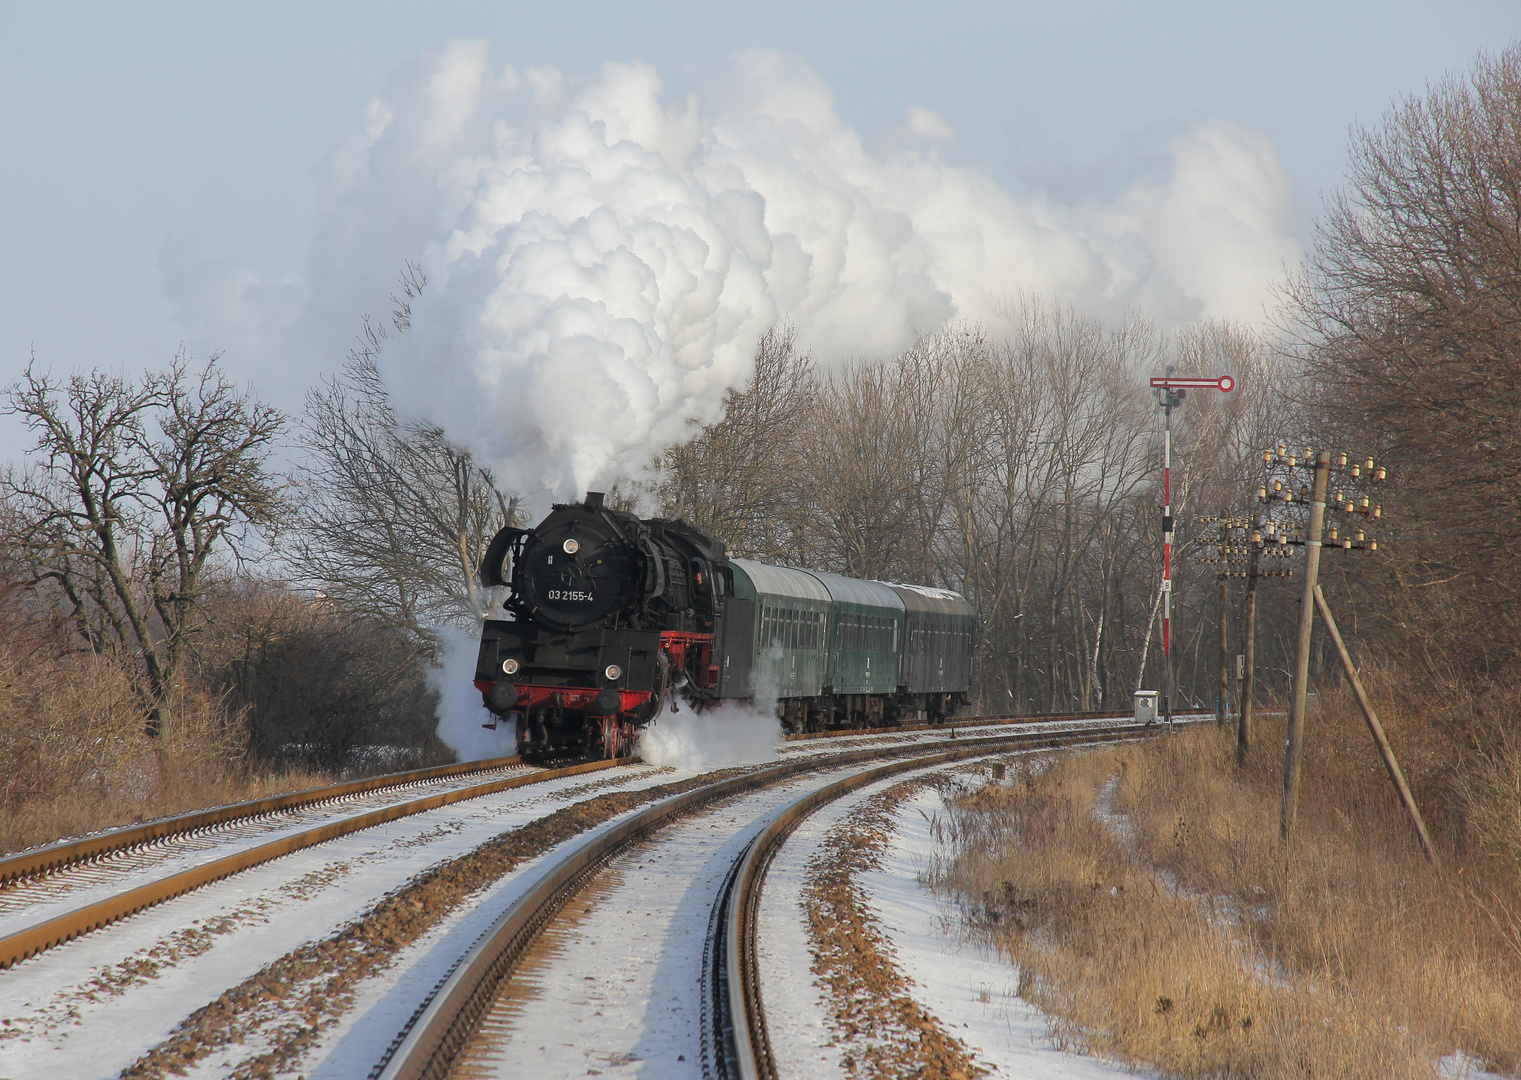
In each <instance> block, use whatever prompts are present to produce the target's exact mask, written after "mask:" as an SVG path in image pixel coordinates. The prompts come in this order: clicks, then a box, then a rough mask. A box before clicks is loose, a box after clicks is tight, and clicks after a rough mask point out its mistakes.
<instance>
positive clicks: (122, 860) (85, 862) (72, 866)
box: [0, 757, 637, 969]
mask: <svg viewBox="0 0 1521 1080" xmlns="http://www.w3.org/2000/svg"><path fill="white" fill-rule="evenodd" d="M636 760H637V759H635V758H618V759H614V760H610V761H595V762H585V763H581V764H578V765H572V766H566V767H563V768H550V769H536V768H532V767H530V766H527V765H526V764H524V763H523V761H522V759H520V758H517V757H510V758H497V759H493V760H490V761H483V762H471V763H469V764H466V765H449V766H443V767H441V768H437V769H419V770H414V771H411V772H405V773H394V774H391V775H389V776H381V777H373V778H371V779H368V780H358V781H352V782H349V783H344V784H334V785H330V786H327V787H321V788H313V789H310V790H308V791H301V792H294V793H291V794H288V795H281V796H275V797H273V798H268V799H259V800H255V801H252V802H247V803H239V804H235V805H232V806H225V807H217V808H214V809H211V810H205V811H198V812H196V813H193V814H185V815H181V816H179V817H174V818H167V819H163V820H161V821H155V822H149V823H147V824H144V825H137V826H130V827H127V828H123V829H114V830H111V831H110V832H106V833H101V834H98V835H96V836H91V837H85V838H83V839H80V840H71V841H67V842H64V843H61V844H53V845H49V846H48V847H45V848H39V849H34V850H32V851H26V852H21V853H19V854H17V855H13V856H10V857H8V858H6V859H4V860H0V882H4V883H6V884H5V886H4V887H0V913H4V912H7V911H9V912H15V911H17V910H19V911H21V913H22V914H23V915H24V914H25V913H26V911H27V909H29V908H31V907H37V906H44V903H43V902H45V901H49V900H51V901H53V904H52V905H48V906H56V905H57V901H58V899H59V896H60V894H64V895H67V894H68V893H69V892H70V891H71V890H70V886H76V887H77V889H78V891H84V892H86V893H92V892H98V891H100V889H99V888H98V886H100V885H102V883H103V882H105V883H109V879H110V875H111V874H112V873H113V872H119V873H120V874H121V875H124V876H126V875H131V874H132V872H135V871H142V870H144V869H150V868H152V866H153V864H154V863H161V862H169V861H170V860H171V858H172V857H173V856H175V855H191V856H193V855H195V854H198V853H199V852H198V851H197V849H204V848H207V847H212V848H214V847H215V846H216V841H217V840H219V839H220V840H226V839H227V837H228V834H229V833H230V832H231V831H232V830H234V829H237V828H243V829H244V830H245V832H247V831H257V828H258V827H259V826H266V827H269V828H270V831H278V835H275V836H274V838H273V839H269V840H265V841H263V842H262V843H253V844H248V843H244V844H243V845H240V846H237V847H236V849H235V850H231V851H229V852H227V853H226V854H224V855H221V856H218V857H213V858H211V859H209V860H207V861H203V862H199V863H196V864H194V865H190V866H187V867H185V868H184V869H181V870H178V871H173V872H170V873H166V874H162V875H160V876H158V877H157V878H155V879H154V880H151V881H147V882H144V883H143V884H140V885H136V886H133V887H129V888H123V889H119V890H111V891H109V893H108V895H106V896H104V897H102V898H100V899H95V900H90V901H88V902H82V903H80V904H78V905H77V906H75V907H73V908H71V909H69V910H66V911H62V912H59V913H57V914H54V915H51V916H49V917H47V918H44V919H42V920H40V921H36V922H30V923H27V924H26V925H23V926H21V927H20V928H19V929H12V930H11V931H9V932H7V933H4V934H3V935H0V969H3V968H7V967H10V966H11V965H13V964H15V963H17V962H19V961H21V960H25V959H27V958H29V957H32V956H35V955H37V954H38V953H39V952H42V951H44V950H46V949H49V948H52V947H53V946H55V945H60V944H62V943H63V942H66V941H69V940H72V939H73V938H75V937H78V936H79V935H81V934H85V933H89V932H90V931H92V930H96V929H99V928H100V927H103V926H107V925H109V924H111V923H113V922H116V921H117V920H119V919H122V918H125V917H126V916H128V915H133V914H136V913H137V912H139V911H142V910H144V909H145V908H149V907H153V906H154V905H157V904H161V903H163V902H164V901H166V900H170V899H173V898H174V897H176V896H181V895H183V894H184V893H187V892H190V891H191V890H193V889H197V888H200V887H201V886H203V885H208V884H210V883H211V882H214V881H220V880H222V879H223V878H226V877H229V876H231V875H233V874H236V873H239V872H240V871H243V870H247V869H249V868H250V867H254V866H259V865H261V864H263V863H266V862H269V861H271V860H273V859H278V858H280V857H282V856H284V855H289V854H291V853H293V852H296V851H301V850H303V849H305V848H309V847H313V846H315V845H317V844H321V843H325V842H326V841H329V840H332V839H335V838H337V837H340V836H347V835H349V834H350V833H355V832H359V831H360V830H363V829H368V828H372V827H374V826H376V825H380V824H383V823H385V822H389V821H395V820H397V819H399V818H404V817H409V816H411V815H414V814H421V813H424V812H426V811H428V810H434V809H437V808H439V807H442V806H448V805H451V804H453V803H457V802H463V801H465V800H467V799H475V798H480V797H482V796H485V795H491V794H494V793H496V792H499V791H506V790H509V789H511V788H516V787H523V786H526V785H528V784H535V783H541V782H544V781H549V780H555V779H559V778H561V777H566V776H576V775H579V774H582V773H590V772H598V771H601V770H603V769H608V768H614V767H617V766H620V765H628V764H631V763H633V762H635V761H636ZM481 777H485V778H484V779H483V778H481ZM461 778H464V779H465V781H466V782H464V783H458V782H454V781H458V780H459V779H461ZM471 778H474V779H471ZM426 788H435V789H437V790H432V791H430V792H429V793H427V794H417V792H418V791H419V790H421V789H426ZM396 794H402V795H405V796H409V797H405V798H401V799H399V800H397V799H393V798H389V797H388V798H385V799H383V800H381V805H379V806H374V807H373V808H368V809H367V808H364V807H363V806H360V805H353V804H355V803H356V802H357V800H360V799H362V798H363V797H366V796H373V795H382V796H391V795H396ZM322 807H327V808H329V809H331V810H333V811H335V813H333V814H330V815H323V816H324V817H325V818H326V820H320V821H317V822H314V823H311V824H308V825H306V826H305V827H300V826H299V825H298V827H296V828H294V829H284V830H283V831H280V830H279V826H280V825H281V822H279V821H278V820H276V819H278V818H279V817H280V816H281V815H288V814H293V813H297V812H301V811H311V810H313V809H315V808H322ZM345 810H351V811H353V812H349V813H344V812H342V811H345ZM251 826H252V827H253V829H252V830H250V827H251ZM216 834H221V835H220V836H218V835H216ZM239 839H243V840H245V841H246V840H247V839H249V837H247V836H244V837H240V838H239ZM223 846H227V845H223ZM155 849H156V850H155ZM135 876H139V877H140V876H142V875H141V874H140V873H138V874H136V875H135ZM79 879H82V880H79Z"/></svg>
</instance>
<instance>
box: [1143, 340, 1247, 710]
mask: <svg viewBox="0 0 1521 1080" xmlns="http://www.w3.org/2000/svg"><path fill="white" fill-rule="evenodd" d="M1172 370H1173V369H1172V368H1171V367H1170V366H1169V367H1168V369H1167V374H1166V375H1163V376H1161V377H1160V378H1153V379H1152V380H1151V388H1152V389H1153V390H1155V391H1157V402H1158V404H1160V405H1161V406H1162V710H1163V712H1164V714H1165V715H1166V717H1167V726H1168V728H1171V727H1172V411H1173V409H1175V408H1177V407H1178V406H1180V405H1182V404H1183V399H1184V398H1185V397H1187V396H1188V391H1190V390H1219V391H1221V392H1222V393H1226V394H1228V393H1230V392H1231V391H1232V390H1233V389H1235V386H1236V380H1235V378H1234V377H1233V376H1230V375H1221V376H1218V377H1217V378H1213V379H1208V378H1199V377H1196V376H1175V375H1173V373H1172Z"/></svg>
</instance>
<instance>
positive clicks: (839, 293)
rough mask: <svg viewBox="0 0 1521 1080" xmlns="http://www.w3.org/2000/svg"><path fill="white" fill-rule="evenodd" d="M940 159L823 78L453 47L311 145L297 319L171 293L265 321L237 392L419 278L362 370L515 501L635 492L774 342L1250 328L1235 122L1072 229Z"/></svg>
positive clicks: (757, 64)
mask: <svg viewBox="0 0 1521 1080" xmlns="http://www.w3.org/2000/svg"><path fill="white" fill-rule="evenodd" d="M953 138H954V132H952V131H951V130H950V128H949V126H948V125H947V124H946V123H945V121H944V120H943V119H942V118H940V117H939V116H937V115H935V114H934V113H933V112H931V111H930V110H928V109H924V108H922V107H915V108H913V109H910V110H909V111H908V114H907V115H906V117H905V119H904V123H903V125H902V130H901V131H900V132H899V134H898V135H897V136H896V137H893V138H888V139H885V140H883V145H884V147H885V149H882V150H880V151H876V152H873V151H871V150H868V149H867V148H866V147H865V146H864V145H863V142H862V139H861V137H860V136H859V135H858V134H857V132H856V131H855V130H853V129H852V128H851V127H850V126H849V125H847V124H846V123H844V122H843V121H842V120H841V119H840V117H839V116H838V114H837V113H836V111H835V106H834V100H833V97H832V95H831V93H830V91H829V88H828V87H827V86H826V85H825V84H824V82H823V81H822V80H821V79H820V78H819V77H818V76H817V75H816V74H815V73H814V72H812V71H810V70H809V69H808V68H806V67H805V66H803V65H802V64H801V63H800V62H798V61H796V60H793V59H789V58H787V57H784V56H779V55H777V54H773V53H761V52H752V53H742V54H739V55H737V56H735V57H733V58H731V60H730V62H729V63H728V65H726V68H725V71H724V74H723V75H722V76H721V77H719V78H718V79H716V80H715V81H713V82H711V83H710V84H708V85H705V86H703V87H702V90H701V93H700V94H698V93H693V94H689V95H687V96H685V97H682V98H679V99H676V100H670V99H668V97H667V96H666V95H664V94H663V91H662V86H661V81H660V78H659V76H658V74H657V73H656V72H655V71H654V70H653V69H652V68H650V67H649V66H647V65H644V64H639V63H633V64H608V65H606V66H605V67H604V68H603V69H602V70H601V72H599V73H598V74H597V75H595V76H593V77H589V78H585V79H579V80H577V79H570V78H567V77H566V76H564V75H562V74H561V73H559V72H557V71H554V70H552V69H545V68H530V69H526V70H522V71H518V70H514V69H511V68H497V67H493V66H492V65H491V63H490V61H489V59H488V47H487V45H486V44H485V43H482V42H455V43H451V44H449V45H446V46H444V47H442V48H440V49H438V50H436V51H434V52H432V53H430V54H428V55H427V56H426V57H425V58H424V59H423V60H422V61H421V62H420V63H419V64H418V65H417V67H416V68H415V69H413V70H412V71H411V72H409V73H408V74H406V75H404V76H403V77H401V78H400V79H399V80H398V81H397V82H396V83H395V84H394V85H393V86H392V87H391V88H390V89H389V90H388V91H387V92H386V93H385V94H384V95H382V96H381V97H378V98H376V99H375V100H373V101H372V102H371V103H370V105H369V106H368V108H367V110H366V112H365V116H364V118H363V121H362V123H361V124H360V125H359V127H358V129H357V130H356V131H355V132H354V133H353V134H351V135H350V136H349V137H347V138H346V139H344V140H343V141H342V142H341V143H340V144H339V145H338V146H337V147H336V148H335V150H334V151H333V153H332V155H331V159H330V162H329V166H328V183H327V194H326V200H325V208H324V210H323V213H322V215H321V217H320V219H319V220H320V227H319V230H318V233H317V236H316V237H315V239H314V241H313V245H312V250H311V254H310V256H309V259H308V265H307V269H306V280H305V283H304V286H303V288H304V289H305V295H304V300H302V301H301V302H300V304H299V305H296V306H297V307H299V313H298V314H296V315H295V316H290V315H289V314H288V313H289V311H290V310H291V309H292V306H293V296H294V293H293V292H292V286H291V285H290V283H288V282H273V283H268V284H261V283H260V282H258V281H255V280H251V279H250V278H249V277H248V275H246V274H244V275H234V279H233V280H232V281H231V282H230V284H229V289H230V290H232V289H235V291H236V293H237V299H236V300H229V301H226V302H224V303H221V304H214V303H211V302H210V301H209V300H208V299H207V298H206V295H205V293H206V290H205V289H204V288H203V287H202V288H200V291H199V293H198V294H196V295H194V296H192V295H191V293H192V289H193V286H192V285H191V284H189V283H181V287H179V288H178V289H177V288H176V284H175V281H174V280H171V281H170V282H169V285H170V289H171V292H176V291H177V292H178V293H179V294H180V295H181V297H182V300H183V301H184V302H183V303H182V308H193V309H194V310H191V311H188V312H185V313H183V314H182V317H183V318H184V319H185V321H186V322H187V325H192V326H199V327H201V328H202V332H208V333H209V332H210V331H211V330H213V329H215V327H213V326H212V325H211V324H212V323H215V324H217V325H218V326H221V327H224V328H225V329H224V333H225V334H226V335H228V336H231V335H233V334H235V332H236V329H237V327H238V326H244V327H248V326H263V325H265V324H266V323H267V322H276V323H282V324H283V325H284V326H285V328H286V329H285V331H284V333H283V336H282V337H281V340H282V341H283V343H284V344H283V348H282V350H281V351H280V353H279V355H275V353H274V351H272V350H270V348H269V346H268V344H267V342H266V343H265V345H264V351H263V354H262V355H258V356H252V357H250V359H252V360H254V361H256V362H258V363H259V365H260V366H259V369H258V371H259V377H260V383H261V387H264V386H268V385H270V384H271V383H275V384H278V383H279V381H280V378H281V376H280V366H281V365H282V364H284V365H286V366H287V369H289V368H290V367H291V366H292V365H294V366H296V367H298V368H301V369H303V370H301V371H300V372H299V377H301V378H310V371H311V369H313V368H320V369H326V370H331V369H332V368H333V367H335V366H336V363H335V361H336V360H337V358H339V357H341V356H342V355H343V353H344V352H345V351H346V349H347V347H348V343H350V342H352V340H353V335H354V333H355V329H356V326H357V324H358V320H359V317H360V315H361V313H369V314H371V315H379V314H381V313H383V312H384V311H385V309H386V308H387V307H388V304H387V300H386V298H387V296H388V294H389V293H390V292H392V291H393V290H394V288H395V281H396V277H397V275H398V273H399V271H400V269H401V267H402V266H403V265H404V263H405V262H406V261H408V260H415V261H419V262H421V264H422V266H423V268H424V270H425V271H426V273H427V275H428V278H429V285H428V287H427V289H426V290H425V291H424V293H423V295H422V296H421V298H420V299H419V300H418V301H417V303H416V304H415V305H414V308H413V313H412V328H411V332H410V333H409V334H407V335H405V336H400V337H396V338H393V339H392V341H391V343H390V344H389V345H388V347H387V348H386V350H385V352H384V353H383V355H382V357H381V366H382V371H383V374H384V377H385V379H386V381H387V383H388V385H389V386H390V387H391V389H392V390H393V393H394V399H395V401H396V403H397V405H398V406H399V407H400V408H402V409H404V410H407V411H409V412H411V413H413V414H415V415H418V416H421V417H425V418H427V419H429V420H432V421H434V422H436V423H438V424H439V425H440V426H442V427H443V428H444V430H445V431H446V432H447V433H448V435H449V436H450V437H451V438H452V439H453V440H455V441H456V442H457V443H459V444H460V445H462V446H465V447H468V448H469V449H470V450H472V451H473V452H474V453H475V454H476V455H477V456H478V457H479V458H480V459H481V460H482V461H484V462H486V463H488V464H490V465H491V466H492V467H493V468H494V469H495V470H496V472H497V474H498V476H499V478H500V479H501V481H502V483H503V484H504V486H507V487H512V488H516V489H518V490H520V491H523V492H524V493H525V494H527V495H528V496H529V497H530V499H531V501H533V502H536V503H538V504H540V505H542V503H543V502H544V501H545V500H546V497H559V498H568V497H576V496H579V494H580V493H581V492H583V491H585V490H586V489H587V488H588V487H596V486H598V485H600V484H603V483H606V482H607V481H608V480H610V479H611V478H613V477H615V476H617V475H619V474H623V473H629V472H635V473H637V472H638V471H639V470H640V469H642V468H643V467H644V466H645V464H646V463H647V462H648V461H649V460H650V458H651V457H652V456H653V455H654V454H655V453H656V452H657V451H658V450H660V449H661V448H662V447H664V446H665V445H668V444H669V443H671V442H672V441H675V440H679V439H681V438H682V437H684V436H685V435H687V434H688V433H689V432H690V431H691V430H692V429H691V427H690V425H689V424H688V420H692V419H695V420H699V421H707V420H712V419H714V418H716V417H717V415H718V413H719V411H720V408H721V402H722V396H723V393H724V391H725V390H726V389H728V388H729V387H732V386H735V385H738V384H740V383H742V382H743V381H744V380H745V379H746V378H747V377H748V375H749V373H750V366H751V362H752V360H751V358H752V355H753V350H754V346H755V343H756V340H757V338H758V337H759V335H760V334H761V333H763V332H764V331H765V330H766V329H767V328H768V327H769V326H771V325H772V324H773V323H774V322H775V321H776V320H778V319H779V318H788V319H791V320H792V322H793V323H794V324H795V325H796V327H797V329H798V331H799V337H800V340H801V341H802V342H803V343H804V345H805V346H806V347H808V348H811V349H812V350H813V351H814V352H815V355H816V356H817V357H818V358H819V359H820V360H821V361H822V362H824V363H826V364H827V363H829V362H831V361H834V360H836V359H839V358H843V357H847V356H850V355H857V356H859V355H885V354H890V353H893V352H895V351H898V350H900V349H902V348H903V347H904V346H906V345H907V344H909V343H910V341H911V340H912V338H913V335H914V334H915V333H918V332H927V331H932V330H934V329H936V328H938V327H939V326H941V325H942V324H944V323H945V322H946V321H947V320H948V319H951V318H953V317H962V318H971V319H989V318H991V317H993V315H994V313H995V312H996V311H997V310H998V307H999V303H1000V301H1001V300H1003V299H1004V298H1005V297H1007V296H1009V295H1011V294H1013V293H1015V292H1017V291H1026V292H1034V293H1037V294H1044V295H1047V296H1051V297H1054V298H1058V299H1063V300H1070V301H1073V302H1075V303H1077V304H1078V305H1079V306H1081V307H1083V308H1085V309H1086V310H1089V311H1091V312H1095V313H1097V314H1100V315H1109V316H1113V315H1118V314H1119V313H1120V312H1122V311H1123V310H1124V309H1126V308H1127V307H1130V306H1134V305H1138V306H1141V307H1143V308H1145V309H1146V310H1148V311H1149V312H1150V313H1151V314H1152V315H1153V316H1154V317H1155V318H1156V319H1158V320H1159V321H1160V322H1162V323H1163V324H1176V323H1180V322H1186V321H1190V320H1192V319H1195V318H1198V317H1201V316H1206V315H1216V316H1225V317H1232V318H1238V319H1245V320H1248V321H1253V322H1255V321H1258V320H1260V319H1261V317H1262V303H1261V298H1262V296H1263V295H1264V291H1265V286H1266V285H1267V283H1268V282H1269V281H1270V280H1271V279H1272V278H1273V277H1274V276H1276V275H1277V274H1278V273H1279V271H1280V269H1281V267H1282V265H1283V263H1284V262H1285V261H1293V260H1294V259H1295V258H1296V257H1297V249H1296V245H1295V243H1294V241H1293V240H1292V238H1291V219H1290V211H1289V206H1290V202H1289V191H1288V183H1287V181H1286V180H1285V178H1284V175H1283V172H1282V170H1281V168H1280V167H1279V164H1278V160H1277V156H1276V153H1275V152H1274V149H1273V147H1272V144H1271V143H1270V142H1269V141H1268V140H1267V139H1266V138H1265V137H1263V136H1262V135H1260V134H1257V133H1254V132H1251V131H1248V130H1245V129H1242V128H1239V127H1236V126H1234V125H1231V124H1227V123H1224V122H1221V121H1218V120H1205V121H1201V122H1200V123H1198V124H1196V125H1194V126H1193V127H1192V128H1190V129H1189V130H1188V131H1186V132H1184V133H1183V134H1181V135H1180V136H1179V137H1178V138H1177V139H1176V140H1175V141H1174V143H1173V144H1172V145H1171V146H1170V148H1169V152H1170V160H1171V170H1170V173H1169V174H1168V175H1167V176H1166V177H1165V178H1163V179H1160V180H1147V181H1141V182H1137V183H1135V184H1133V185H1132V186H1131V188H1130V189H1129V190H1127V191H1125V192H1123V193H1122V194H1121V195H1120V196H1119V197H1117V198H1116V199H1115V200H1113V201H1112V202H1103V203H1099V202H1093V201H1088V202H1083V203H1080V204H1076V205H1069V204H1064V203H1062V202H1061V201H1060V200H1059V199H1057V198H1053V197H1051V196H1048V195H1034V196H1029V197H1018V196H1015V195H1013V194H1011V193H1010V192H1008V191H1005V190H1003V189H1001V188H1000V187H999V186H998V185H997V184H996V183H995V182H994V181H993V180H992V179H991V178H990V177H989V176H987V175H986V174H984V173H981V172H979V171H977V170H974V169H967V168H958V167H953V166H950V165H947V164H945V163H944V162H943V161H942V160H941V158H940V152H939V149H938V145H939V144H943V143H947V142H949V141H951V140H952V139H953ZM185 265H187V266H188V265H190V264H189V263H186V264H185ZM166 272H169V273H170V276H171V279H172V278H173V277H174V272H173V267H169V268H168V270H166ZM188 273H189V272H188V271H187V276H188ZM201 278H202V280H204V274H202V275H201ZM240 303H241V304H243V305H245V306H246V305H249V304H252V305H256V306H260V307H261V311H260V312H255V313H254V314H253V315H250V314H248V313H247V312H241V309H240V308H239V304H240ZM240 312H241V313H240ZM263 315H267V319H266V318H264V317H262V316H263ZM226 340H227V339H226V337H224V339H223V343H224V344H225V343H226ZM248 348H249V349H250V350H251V351H258V349H259V345H258V343H257V342H251V343H250V345H249V346H248ZM232 351H233V352H234V353H236V352H237V351H238V350H237V349H233V350H232ZM292 377H295V376H292Z"/></svg>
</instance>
